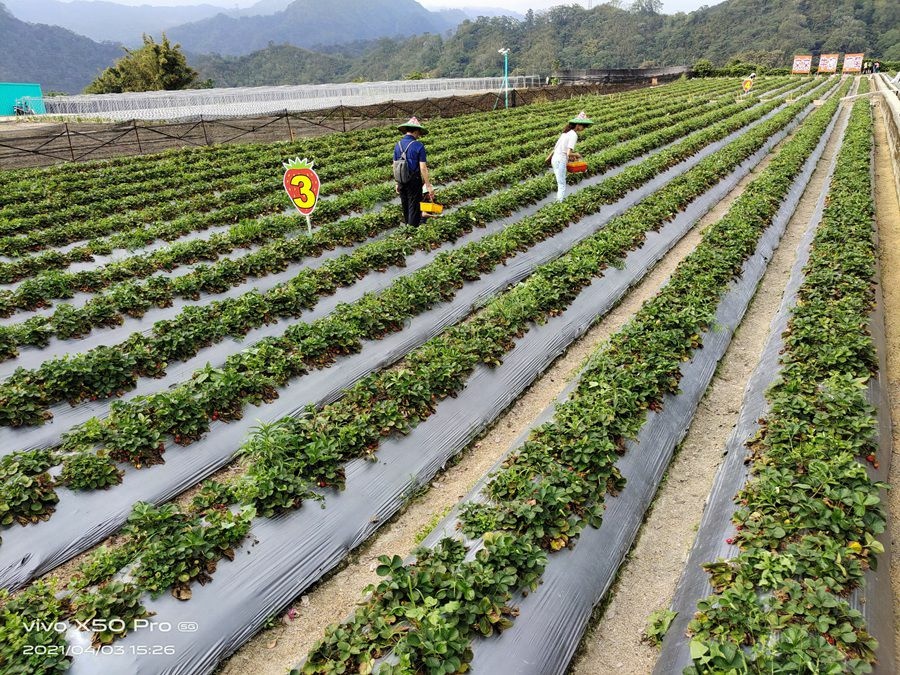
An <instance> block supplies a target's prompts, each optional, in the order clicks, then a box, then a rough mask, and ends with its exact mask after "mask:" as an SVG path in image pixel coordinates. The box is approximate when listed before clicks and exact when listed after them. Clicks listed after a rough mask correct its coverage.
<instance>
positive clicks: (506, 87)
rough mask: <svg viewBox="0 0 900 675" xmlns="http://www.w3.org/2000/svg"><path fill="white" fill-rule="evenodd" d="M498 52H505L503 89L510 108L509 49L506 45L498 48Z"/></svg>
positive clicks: (507, 105)
mask: <svg viewBox="0 0 900 675" xmlns="http://www.w3.org/2000/svg"><path fill="white" fill-rule="evenodd" d="M497 52H498V53H500V54H503V91H504V93H505V94H506V107H507V109H508V108H509V49H508V48H506V47H504V48H503V49H498V50H497Z"/></svg>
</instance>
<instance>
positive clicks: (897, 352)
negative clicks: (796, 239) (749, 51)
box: [875, 107, 900, 663]
mask: <svg viewBox="0 0 900 675" xmlns="http://www.w3.org/2000/svg"><path fill="white" fill-rule="evenodd" d="M881 109H882V111H884V112H885V113H886V114H889V113H887V111H886V109H885V108H883V107H882V108H881ZM891 166H892V164H891V154H890V149H889V147H888V141H887V132H886V129H885V123H884V119H883V117H882V115H881V114H880V113H879V112H878V111H877V110H876V112H875V185H876V186H877V187H876V191H875V219H876V223H877V226H878V239H879V241H878V247H879V257H880V258H881V291H882V294H883V297H884V309H885V332H886V340H885V345H886V349H887V371H888V372H887V381H888V391H889V393H890V398H891V422H892V426H893V457H892V462H891V471H890V476H889V479H888V482H889V483H890V484H891V485H894V486H897V485H900V203H898V195H897V193H896V190H895V189H894V185H895V182H894V176H893V173H892V168H891ZM894 169H900V167H894ZM888 495H889V496H888V499H889V502H888V509H889V514H890V517H889V519H888V527H889V532H890V538H891V549H890V553H891V588H892V590H893V593H894V607H895V608H896V607H897V602H898V598H900V491H898V490H896V489H894V490H891V491H890V492H889V493H888ZM894 660H895V663H900V615H898V614H897V613H896V609H895V615H894Z"/></svg>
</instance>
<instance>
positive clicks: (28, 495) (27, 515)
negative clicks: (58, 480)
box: [0, 450, 59, 526]
mask: <svg viewBox="0 0 900 675" xmlns="http://www.w3.org/2000/svg"><path fill="white" fill-rule="evenodd" d="M57 461H58V460H57V459H56V457H55V456H54V455H53V453H51V452H50V451H49V450H29V451H26V452H15V453H12V454H9V455H5V456H4V457H2V458H0V526H7V525H12V523H13V522H18V523H19V524H21V525H26V524H28V523H36V522H38V521H39V520H46V519H47V518H49V517H50V514H51V513H53V511H54V509H55V508H56V503H57V502H58V501H59V497H58V496H57V494H56V491H55V490H54V482H53V479H52V478H51V477H50V474H49V473H47V469H49V468H50V467H51V466H53V465H54V464H56V463H57Z"/></svg>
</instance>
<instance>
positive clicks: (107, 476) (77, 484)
mask: <svg viewBox="0 0 900 675" xmlns="http://www.w3.org/2000/svg"><path fill="white" fill-rule="evenodd" d="M60 480H61V481H62V483H63V484H65V486H66V487H68V488H70V489H72V490H103V489H106V488H108V487H111V486H113V485H118V484H119V483H121V482H122V472H121V471H120V470H119V469H118V468H117V467H116V465H115V464H113V463H112V462H111V461H110V460H109V458H108V457H107V456H106V455H105V454H103V453H96V454H95V453H93V452H90V451H82V452H78V453H75V454H73V455H68V456H66V458H65V459H64V460H63V469H62V473H61V474H60Z"/></svg>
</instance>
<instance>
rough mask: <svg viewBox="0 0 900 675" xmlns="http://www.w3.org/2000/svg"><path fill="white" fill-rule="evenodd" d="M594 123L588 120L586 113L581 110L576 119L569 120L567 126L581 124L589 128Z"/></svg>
mask: <svg viewBox="0 0 900 675" xmlns="http://www.w3.org/2000/svg"><path fill="white" fill-rule="evenodd" d="M593 123H594V120H592V119H589V118H588V116H587V113H585V112H584V110H582V111H581V112H580V113H578V115H577V116H576V117H573V118H572V119H570V120H569V124H582V125H584V126H586V127H589V126H591V125H592V124H593Z"/></svg>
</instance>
